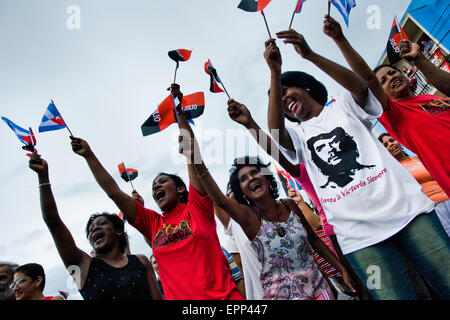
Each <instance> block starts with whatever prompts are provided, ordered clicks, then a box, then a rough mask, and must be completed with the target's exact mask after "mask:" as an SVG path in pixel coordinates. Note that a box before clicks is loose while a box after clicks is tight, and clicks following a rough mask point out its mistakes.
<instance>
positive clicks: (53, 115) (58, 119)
mask: <svg viewBox="0 0 450 320" xmlns="http://www.w3.org/2000/svg"><path fill="white" fill-rule="evenodd" d="M66 127H67V125H66V123H65V122H64V120H63V118H62V116H61V114H60V113H59V111H58V109H56V106H55V104H54V103H53V101H52V102H51V103H50V104H49V105H48V107H47V110H46V111H45V114H44V116H43V117H42V120H41V124H40V125H39V132H45V131H52V130H59V129H64V128H66Z"/></svg>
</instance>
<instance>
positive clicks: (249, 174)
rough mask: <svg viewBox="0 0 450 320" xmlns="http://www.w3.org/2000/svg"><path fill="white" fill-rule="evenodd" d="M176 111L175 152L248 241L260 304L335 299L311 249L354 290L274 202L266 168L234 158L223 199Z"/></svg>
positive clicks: (288, 211)
mask: <svg viewBox="0 0 450 320" xmlns="http://www.w3.org/2000/svg"><path fill="white" fill-rule="evenodd" d="M177 111H178V113H179V119H180V122H179V124H180V128H181V129H185V130H181V131H182V135H181V136H180V153H182V154H183V155H185V156H186V157H187V158H188V162H190V163H193V164H194V167H195V170H196V171H197V177H198V178H199V180H200V182H201V184H202V186H203V188H204V190H205V191H206V192H207V193H208V195H209V197H210V198H211V199H212V200H213V201H214V203H215V204H216V205H217V206H218V207H220V208H221V209H223V210H224V211H225V212H227V213H228V214H229V215H230V217H231V218H232V219H234V220H235V221H236V222H237V223H239V225H240V226H241V227H242V230H243V231H244V233H245V234H246V236H247V237H248V239H249V240H250V241H252V246H253V247H254V249H255V250H256V251H257V254H258V258H259V260H260V262H261V264H262V270H261V275H260V279H261V281H262V286H263V290H264V299H272V300H274V299H286V300H291V299H298V300H300V299H302V300H328V299H330V300H331V299H335V297H334V296H333V293H332V292H331V290H330V287H329V285H328V282H327V281H326V279H325V278H324V276H323V275H322V273H321V272H320V270H319V269H318V267H317V265H316V264H315V262H314V257H313V255H312V253H311V248H312V249H314V250H315V251H316V252H317V253H318V254H319V255H320V256H321V257H323V258H324V259H326V260H327V261H328V262H329V263H330V264H331V265H332V266H334V267H335V268H336V269H337V270H338V271H339V272H341V274H342V277H343V279H344V281H345V283H346V284H347V285H348V286H349V287H350V288H351V289H352V290H354V287H353V281H352V279H351V278H350V276H349V274H348V272H347V270H345V268H344V267H343V266H342V265H341V264H340V263H339V261H338V260H337V259H336V257H335V256H334V255H333V253H332V252H331V251H330V250H329V249H328V248H327V246H326V245H325V244H324V243H323V242H322V240H320V239H319V238H318V237H317V235H316V234H315V233H314V231H313V230H312V228H311V226H310V225H309V224H308V222H307V220H306V218H305V217H304V216H303V214H302V213H301V211H300V209H299V208H298V206H296V204H295V202H294V201H292V200H290V199H283V200H281V201H277V200H276V199H277V198H278V185H277V182H276V181H275V178H274V177H273V174H272V173H271V172H270V171H269V169H268V166H269V165H268V164H264V163H263V162H262V161H261V160H260V159H259V158H258V157H248V156H246V157H244V158H238V159H235V160H234V163H233V166H232V168H231V170H230V173H231V175H230V186H231V189H232V191H233V193H234V199H233V198H229V197H227V196H226V195H225V194H223V192H222V191H221V190H220V188H219V187H218V186H217V184H216V182H215V180H214V179H213V177H212V176H211V174H210V173H209V171H208V169H207V168H206V166H205V164H204V162H203V160H202V158H201V154H200V152H199V148H198V144H197V142H196V140H195V137H194V133H193V131H192V129H191V127H190V125H189V123H188V122H187V121H185V117H183V115H182V111H180V108H177Z"/></svg>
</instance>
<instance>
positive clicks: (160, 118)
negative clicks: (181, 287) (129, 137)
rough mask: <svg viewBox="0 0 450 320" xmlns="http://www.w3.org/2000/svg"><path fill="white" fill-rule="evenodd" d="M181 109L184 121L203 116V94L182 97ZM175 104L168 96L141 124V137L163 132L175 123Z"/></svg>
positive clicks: (196, 93)
mask: <svg viewBox="0 0 450 320" xmlns="http://www.w3.org/2000/svg"><path fill="white" fill-rule="evenodd" d="M181 109H182V110H183V112H184V114H185V115H186V119H194V118H197V117H199V116H200V115H202V114H203V111H204V109H205V95H204V93H203V92H195V93H192V94H190V95H187V96H183V100H182V101H181ZM175 112H176V111H175V103H174V101H173V97H172V95H169V96H168V97H167V98H166V99H164V101H163V102H161V103H160V104H159V105H158V108H157V109H156V110H155V112H153V113H152V115H151V116H150V117H149V118H148V119H147V120H146V121H145V122H144V124H142V126H141V130H142V135H143V136H144V137H145V136H148V135H150V134H154V133H157V132H160V131H163V130H164V129H166V128H167V127H168V126H170V125H171V124H172V123H175V122H176V114H175Z"/></svg>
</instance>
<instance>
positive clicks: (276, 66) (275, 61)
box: [264, 39, 282, 72]
mask: <svg viewBox="0 0 450 320" xmlns="http://www.w3.org/2000/svg"><path fill="white" fill-rule="evenodd" d="M264 45H265V47H266V50H265V51H264V58H265V59H266V62H267V65H268V66H269V69H270V70H271V71H277V72H281V64H282V60H281V54H280V49H279V48H278V47H277V44H276V43H275V39H269V40H267V41H266V42H265V43H264Z"/></svg>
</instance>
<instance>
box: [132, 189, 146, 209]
mask: <svg viewBox="0 0 450 320" xmlns="http://www.w3.org/2000/svg"><path fill="white" fill-rule="evenodd" d="M131 197H132V198H133V199H134V200H137V201H138V202H139V203H140V204H141V205H142V206H144V198H142V196H141V195H140V194H139V193H138V192H137V191H136V190H133V192H132V193H131Z"/></svg>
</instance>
